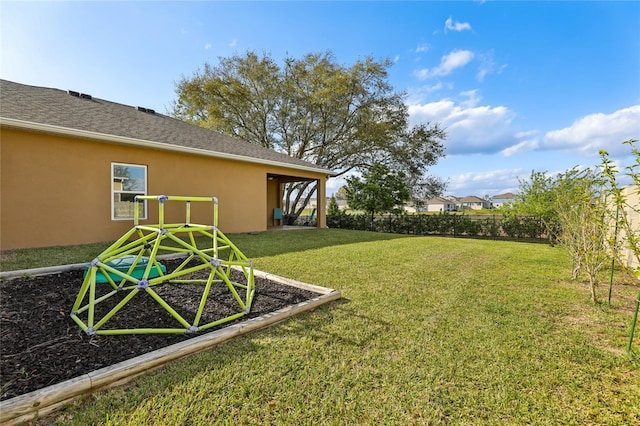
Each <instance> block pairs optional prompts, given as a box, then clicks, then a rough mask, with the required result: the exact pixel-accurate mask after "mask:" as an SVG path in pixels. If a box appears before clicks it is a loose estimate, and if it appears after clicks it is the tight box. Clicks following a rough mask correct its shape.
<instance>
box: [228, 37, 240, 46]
mask: <svg viewBox="0 0 640 426" xmlns="http://www.w3.org/2000/svg"><path fill="white" fill-rule="evenodd" d="M236 44H238V39H237V38H234V39H233V40H231V43H229V47H236Z"/></svg>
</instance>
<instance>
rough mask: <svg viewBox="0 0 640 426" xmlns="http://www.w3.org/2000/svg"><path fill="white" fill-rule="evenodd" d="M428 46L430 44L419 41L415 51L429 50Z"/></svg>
mask: <svg viewBox="0 0 640 426" xmlns="http://www.w3.org/2000/svg"><path fill="white" fill-rule="evenodd" d="M430 47H431V46H429V44H428V43H420V44H419V45H418V47H416V49H415V52H416V53H421V52H426V51H428V50H429V48H430Z"/></svg>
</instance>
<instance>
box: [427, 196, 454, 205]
mask: <svg viewBox="0 0 640 426" xmlns="http://www.w3.org/2000/svg"><path fill="white" fill-rule="evenodd" d="M427 204H455V201H452V200H447V199H446V198H442V197H434V198H429V199H428V200H427Z"/></svg>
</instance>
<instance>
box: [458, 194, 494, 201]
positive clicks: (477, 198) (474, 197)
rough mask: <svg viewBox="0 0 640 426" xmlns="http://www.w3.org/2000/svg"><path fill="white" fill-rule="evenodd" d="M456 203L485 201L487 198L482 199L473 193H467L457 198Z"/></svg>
mask: <svg viewBox="0 0 640 426" xmlns="http://www.w3.org/2000/svg"><path fill="white" fill-rule="evenodd" d="M456 202H458V203H486V202H487V200H483V199H482V198H480V197H476V196H475V195H469V196H467V197H462V198H458V199H457V200H456Z"/></svg>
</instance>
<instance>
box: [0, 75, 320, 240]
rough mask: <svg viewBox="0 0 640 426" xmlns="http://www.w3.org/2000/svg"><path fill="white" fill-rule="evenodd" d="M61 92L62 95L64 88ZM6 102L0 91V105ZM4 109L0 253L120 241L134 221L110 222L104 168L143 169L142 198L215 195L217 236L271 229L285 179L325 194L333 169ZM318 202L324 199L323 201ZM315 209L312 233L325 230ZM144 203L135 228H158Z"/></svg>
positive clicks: (172, 214)
mask: <svg viewBox="0 0 640 426" xmlns="http://www.w3.org/2000/svg"><path fill="white" fill-rule="evenodd" d="M2 83H3V84H4V83H5V82H4V81H3V82H2ZM12 84H14V83H12ZM0 89H3V87H2V86H0ZM18 89H20V87H18ZM46 90H51V89H46ZM57 95H59V94H57ZM62 96H68V95H66V94H65V93H64V92H62ZM5 99H6V98H5V97H4V94H3V99H2V100H3V103H4V101H5ZM9 100H11V98H9ZM74 101H76V100H74ZM77 101H79V102H83V100H77ZM64 102H67V100H64ZM6 106H7V105H6V104H4V105H2V110H0V125H1V127H0V194H1V196H0V249H2V250H6V249H15V248H25V247H46V246H56V245H72V244H81V243H91V242H100V241H111V240H114V239H116V238H118V237H120V236H121V235H122V234H123V233H124V232H126V231H127V230H128V229H130V228H131V227H132V226H133V220H132V219H115V220H114V219H113V218H112V204H111V203H112V197H113V194H112V188H113V184H114V182H113V180H112V175H111V171H112V163H125V164H133V165H141V166H146V172H147V195H184V196H205V197H216V198H217V199H218V201H219V227H220V229H221V230H222V231H223V232H225V233H237V232H253V231H264V230H266V229H267V228H268V227H270V226H272V224H273V221H272V219H273V208H275V207H276V206H281V204H282V201H281V200H282V192H283V191H282V185H283V184H284V182H287V181H292V180H293V181H295V180H315V181H317V183H318V190H319V192H320V193H321V194H324V192H325V181H326V179H327V177H328V176H329V175H330V173H331V172H330V171H328V170H324V169H322V168H320V167H317V166H315V165H313V164H310V163H305V162H300V161H299V160H296V161H294V163H293V164H287V161H290V160H289V159H288V158H289V157H286V156H283V157H279V156H278V155H280V154H278V155H276V156H273V157H270V158H267V159H265V158H260V156H263V157H269V156H272V155H273V154H272V153H270V152H264V151H268V150H264V151H261V150H257V151H255V152H256V153H257V154H252V153H253V151H250V154H251V155H247V156H242V155H228V153H222V154H223V155H218V154H219V153H218V152H217V151H216V150H214V149H212V150H203V149H191V148H190V147H176V146H174V145H172V144H166V143H155V142H154V141H151V142H152V143H138V142H139V141H137V140H134V141H133V142H132V141H130V140H128V139H126V138H124V137H120V136H116V137H112V136H113V135H105V134H103V133H95V132H85V133H82V132H76V131H75V130H73V129H72V130H71V131H70V130H69V128H68V127H60V128H58V127H57V126H55V125H52V124H50V123H45V124H44V125H42V126H40V125H39V123H34V122H32V121H22V120H18V119H16V118H15V117H8V118H7V117H6V115H7V114H5V112H6V110H5V107H6ZM121 107H126V106H121ZM127 108H131V107H127ZM131 110H132V113H137V112H138V111H135V109H133V108H131ZM125 113H127V114H128V112H125ZM132 116H133V117H134V119H135V115H133V114H132ZM155 118H156V119H157V118H160V119H167V120H171V122H170V123H169V125H171V126H181V127H180V128H183V127H182V126H189V127H187V128H186V129H189V130H188V131H194V132H195V134H197V135H198V137H202V135H204V138H205V139H206V138H207V137H208V135H209V134H214V133H215V132H213V131H210V130H206V129H201V128H198V130H193V129H191V127H196V126H192V125H189V124H186V123H183V122H180V124H176V123H175V121H178V120H175V119H173V118H169V117H165V116H160V117H155ZM40 124H41V123H40ZM161 124H162V123H160V124H159V125H161ZM201 132H206V133H201ZM217 135H218V134H217ZM94 136H95V137H94ZM218 136H219V135H218ZM225 138H226V137H225ZM227 139H231V138H226V139H225V140H223V142H225V143H227V142H232V143H233V141H229V140H227ZM205 142H206V141H205ZM243 143H244V142H243ZM234 149H235V148H234ZM248 149H249V150H252V149H253V148H252V147H249V148H248ZM274 154H276V153H274ZM252 155H253V156H252ZM256 155H257V156H258V157H256ZM285 157H286V158H285ZM281 158H282V161H280V159H281ZM320 199H321V200H322V201H324V197H320ZM322 204H323V206H321V207H322V210H320V209H319V213H320V212H321V213H322V214H319V215H318V227H324V226H326V221H325V216H324V203H322ZM148 207H149V212H148V213H149V214H148V218H147V220H143V221H141V223H157V221H158V217H157V203H153V202H150V203H148ZM319 207H320V206H319ZM166 215H167V217H166V221H167V222H169V223H171V222H176V223H177V222H183V221H184V205H180V206H177V205H176V206H172V205H171V203H169V204H168V205H167V210H166ZM191 215H192V220H191V222H193V223H204V224H210V223H211V221H212V207H211V205H208V203H204V204H200V203H194V205H193V206H192V212H191ZM278 225H281V223H280V224H278Z"/></svg>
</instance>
